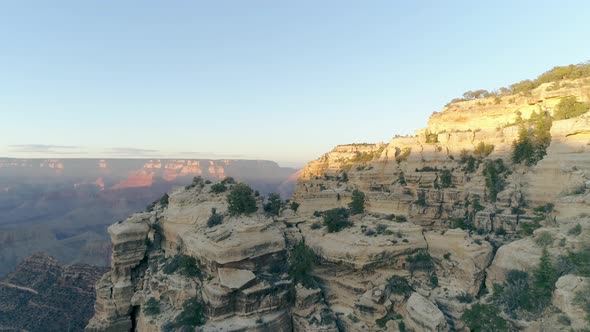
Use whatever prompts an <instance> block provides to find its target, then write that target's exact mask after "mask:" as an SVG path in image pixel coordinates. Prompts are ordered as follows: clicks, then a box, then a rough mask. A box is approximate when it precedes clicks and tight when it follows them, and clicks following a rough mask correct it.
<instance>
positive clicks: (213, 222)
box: [207, 208, 223, 227]
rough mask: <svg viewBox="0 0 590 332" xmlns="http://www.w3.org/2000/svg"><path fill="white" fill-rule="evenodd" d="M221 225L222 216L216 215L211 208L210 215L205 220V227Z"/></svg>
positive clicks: (215, 211)
mask: <svg viewBox="0 0 590 332" xmlns="http://www.w3.org/2000/svg"><path fill="white" fill-rule="evenodd" d="M222 223H223V215H222V214H218V213H217V209H216V208H211V215H210V216H209V219H208V220H207V227H214V226H217V225H221V224H222Z"/></svg>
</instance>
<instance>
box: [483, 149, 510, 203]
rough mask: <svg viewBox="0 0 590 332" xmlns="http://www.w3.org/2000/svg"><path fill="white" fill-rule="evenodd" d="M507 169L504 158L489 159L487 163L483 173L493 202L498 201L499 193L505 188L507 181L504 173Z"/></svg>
mask: <svg viewBox="0 0 590 332" xmlns="http://www.w3.org/2000/svg"><path fill="white" fill-rule="evenodd" d="M507 170H508V169H507V168H506V167H505V166H504V162H503V161H502V159H496V160H494V161H488V162H486V164H485V167H484V170H483V175H484V177H485V184H486V188H487V190H488V193H489V197H490V199H491V200H492V201H493V202H495V201H496V198H497V196H498V193H499V192H500V191H502V190H504V186H505V185H506V181H504V177H503V175H504V173H505V172H506V171H507Z"/></svg>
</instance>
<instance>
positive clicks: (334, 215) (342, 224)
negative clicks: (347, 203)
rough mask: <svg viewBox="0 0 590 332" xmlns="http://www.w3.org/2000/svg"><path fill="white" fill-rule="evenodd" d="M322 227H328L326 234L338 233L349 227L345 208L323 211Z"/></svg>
mask: <svg viewBox="0 0 590 332" xmlns="http://www.w3.org/2000/svg"><path fill="white" fill-rule="evenodd" d="M323 218H324V225H325V226H326V227H328V232H329V233H333V232H339V231H341V230H343V229H344V228H346V227H349V226H351V224H352V223H351V222H350V221H349V220H348V211H347V210H346V209H345V208H335V209H331V210H327V211H324V213H323Z"/></svg>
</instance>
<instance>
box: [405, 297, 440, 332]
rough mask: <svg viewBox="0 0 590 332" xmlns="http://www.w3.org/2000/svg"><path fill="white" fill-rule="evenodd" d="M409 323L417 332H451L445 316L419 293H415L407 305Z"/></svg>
mask: <svg viewBox="0 0 590 332" xmlns="http://www.w3.org/2000/svg"><path fill="white" fill-rule="evenodd" d="M406 309H407V312H408V314H407V315H408V320H407V321H408V323H409V325H410V327H412V328H414V329H416V330H417V331H429V332H431V331H432V332H444V331H449V327H448V325H447V321H446V320H445V316H444V315H443V313H442V312H441V311H440V309H438V307H437V306H436V305H435V304H434V303H432V302H430V301H428V300H427V299H426V298H424V297H423V296H422V295H420V294H418V293H413V294H412V296H410V298H409V299H408V302H407V303H406Z"/></svg>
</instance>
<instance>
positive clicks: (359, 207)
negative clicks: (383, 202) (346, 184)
mask: <svg viewBox="0 0 590 332" xmlns="http://www.w3.org/2000/svg"><path fill="white" fill-rule="evenodd" d="M348 207H349V208H350V212H351V213H352V214H360V213H363V212H364V211H365V193H363V192H362V191H360V190H356V189H355V190H354V191H353V192H352V202H350V204H348Z"/></svg>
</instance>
